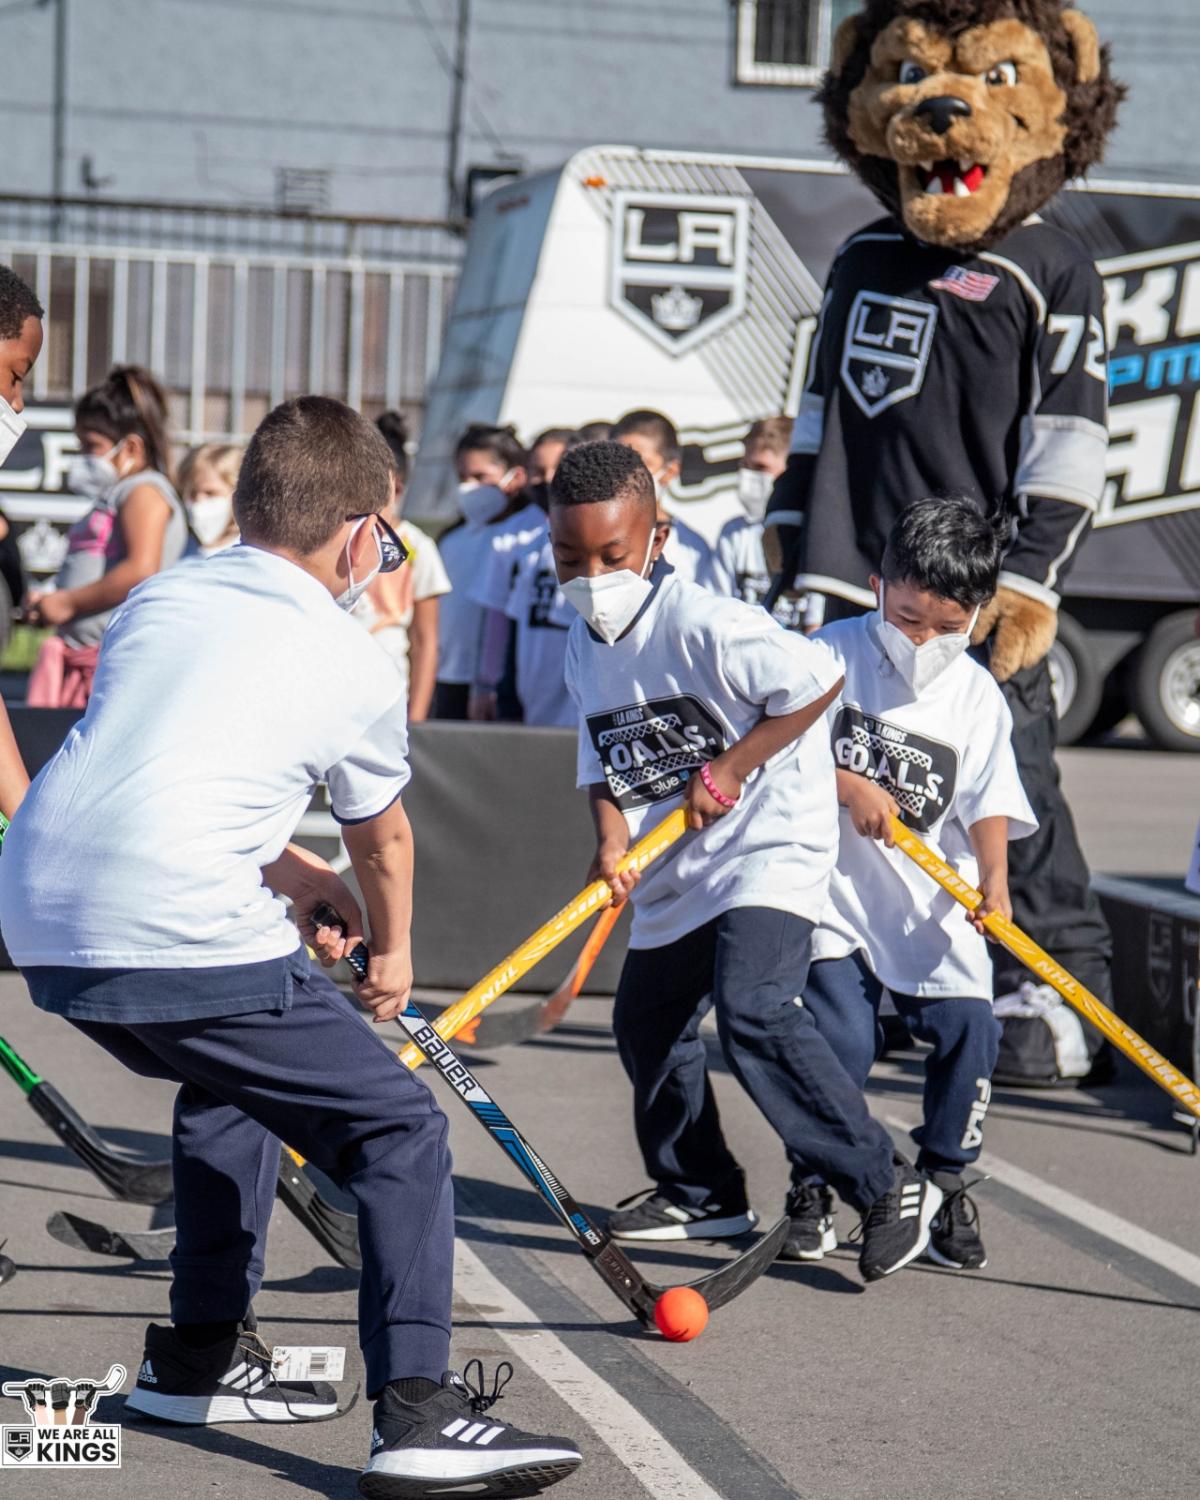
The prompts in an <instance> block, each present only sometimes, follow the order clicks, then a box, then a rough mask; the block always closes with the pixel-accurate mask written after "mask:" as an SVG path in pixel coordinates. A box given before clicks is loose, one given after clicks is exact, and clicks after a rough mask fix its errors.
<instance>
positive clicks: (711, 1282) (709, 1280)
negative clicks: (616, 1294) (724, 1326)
mask: <svg viewBox="0 0 1200 1500" xmlns="http://www.w3.org/2000/svg"><path fill="white" fill-rule="evenodd" d="M791 1223H792V1221H791V1220H790V1219H789V1218H788V1216H787V1215H786V1214H785V1215H784V1216H783V1218H782V1219H780V1221H779V1223H778V1224H776V1225H774V1226H773V1227H772V1228H771V1229H768V1230H767V1232H766V1233H765V1234H763V1235H760V1236H759V1237H758V1239H756V1240H755V1242H754V1243H753V1245H751V1246H750V1248H749V1250H744V1251H743V1252H742V1253H741V1255H739V1256H738V1257H737V1259H736V1260H731V1261H727V1262H726V1263H725V1264H724V1265H723V1266H721V1267H720V1268H719V1269H718V1270H716V1271H712V1272H710V1273H709V1275H707V1276H701V1277H700V1279H699V1280H698V1281H689V1282H687V1283H686V1285H688V1286H690V1287H691V1288H692V1290H693V1291H696V1292H699V1293H700V1295H701V1296H702V1297H703V1298H704V1300H705V1302H706V1303H707V1304H708V1308H709V1311H710V1312H711V1311H712V1310H713V1309H714V1308H717V1307H724V1306H725V1304H726V1303H727V1302H732V1301H733V1299H734V1298H735V1297H736V1296H737V1295H738V1294H739V1293H740V1292H744V1291H745V1290H746V1288H747V1287H748V1286H749V1285H750V1284H751V1282H753V1281H757V1280H758V1278H759V1277H760V1276H761V1275H762V1274H763V1272H764V1271H765V1270H766V1269H767V1267H768V1266H770V1265H772V1264H773V1263H774V1262H775V1261H777V1260H778V1259H779V1252H780V1251H781V1250H782V1249H783V1246H784V1241H785V1240H786V1239H787V1237H788V1231H789V1229H790V1228H791ZM665 1290H666V1288H665V1287H656V1288H655V1291H657V1292H658V1293H659V1295H660V1296H661V1295H662V1293H663V1292H664V1291H665Z"/></svg>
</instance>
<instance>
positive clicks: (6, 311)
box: [0, 266, 46, 343]
mask: <svg viewBox="0 0 1200 1500" xmlns="http://www.w3.org/2000/svg"><path fill="white" fill-rule="evenodd" d="M45 316H46V310H45V308H44V307H43V306H42V304H41V303H40V302H39V301H38V299H37V297H36V296H35V295H34V293H33V290H32V288H30V287H28V286H26V284H25V283H24V282H23V281H22V280H21V278H20V277H19V276H18V275H17V273H16V272H15V271H14V270H13V269H12V268H11V267H10V266H0V341H3V342H4V343H7V342H8V341H9V339H19V338H20V337H21V330H22V328H24V327H25V324H26V322H27V321H28V320H29V319H30V318H44V317H45Z"/></svg>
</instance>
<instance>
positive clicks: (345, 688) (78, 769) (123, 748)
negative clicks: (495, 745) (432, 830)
mask: <svg viewBox="0 0 1200 1500" xmlns="http://www.w3.org/2000/svg"><path fill="white" fill-rule="evenodd" d="M407 750H408V736H407V726H406V722H405V707H404V691H403V687H402V685H401V682H400V677H399V675H398V673H397V672H396V668H395V666H394V665H393V664H392V662H391V661H389V660H388V658H387V656H386V655H385V654H384V652H383V651H381V650H380V648H379V647H378V646H377V645H376V644H375V642H374V641H373V640H372V639H371V637H370V636H369V635H368V634H367V633H366V631H364V630H363V629H362V627H361V626H360V625H358V624H357V623H356V622H355V621H354V620H352V619H351V618H350V616H349V615H348V614H346V612H345V611H344V610H342V609H339V608H338V606H337V605H336V604H335V603H334V600H333V597H332V596H331V594H330V593H329V591H328V590H327V589H325V588H323V587H322V585H321V584H319V583H318V582H317V581H316V579H315V578H312V577H310V575H309V574H307V573H305V572H304V571H303V570H302V569H301V568H298V567H296V566H295V565H294V564H293V563H290V562H287V561H286V560H285V559H284V558H282V557H278V556H276V555H275V554H273V553H270V552H264V551H261V550H260V549H258V548H256V547H249V546H245V545H240V546H236V547H232V548H230V549H229V550H228V551H226V552H220V553H218V554H217V555H216V556H215V557H209V558H205V559H203V560H202V559H199V558H197V559H194V560H192V561H189V562H183V563H180V564H179V565H178V566H177V567H174V568H171V569H170V570H168V571H167V572H165V573H159V574H157V575H156V576H155V577H153V578H150V579H148V580H147V581H146V582H145V583H143V584H141V585H139V586H138V587H137V588H136V589H135V590H134V591H133V593H132V594H131V595H130V596H129V599H128V600H127V602H126V603H125V604H124V605H123V606H122V607H121V608H120V609H119V610H118V611H117V613H116V614H115V615H114V617H113V620H112V622H111V624H110V625H109V628H108V631H107V633H106V635H105V638H104V649H103V651H102V652H101V656H100V665H99V669H98V670H97V673H96V680H95V687H94V689H93V693H92V697H91V701H90V702H89V704H88V708H87V713H86V715H85V716H84V718H83V719H82V720H81V721H80V722H79V723H78V724H77V725H76V726H75V727H74V728H73V729H72V730H71V732H70V734H69V735H68V736H67V739H66V741H65V742H64V744H63V746H62V748H61V749H60V750H59V751H58V753H57V754H56V755H55V757H54V758H53V760H51V761H50V763H49V764H48V765H47V766H46V767H45V768H44V769H43V770H42V771H41V772H40V773H39V775H38V776H37V778H36V779H35V781H34V783H33V786H32V787H31V788H30V790H29V793H28V795H27V796H26V798H25V801H24V802H23V803H22V804H21V807H20V809H19V811H18V813H17V815H16V817H15V818H14V819H13V824H12V828H11V829H10V830H9V832H8V835H7V837H6V838H5V843H4V857H3V859H2V860H0V923H2V924H3V928H4V938H5V941H6V943H7V944H8V948H9V951H10V952H11V953H12V956H13V958H14V959H15V960H16V962H17V963H18V964H19V965H21V966H22V967H27V966H29V965H33V964H61V965H70V966H76V967H82V968H139V969H162V968H197V969H199V968H211V967H214V966H219V965H223V964H247V963H258V962H262V961H265V960H267V959H272V958H281V957H284V956H286V955H287V954H289V953H291V952H293V951H294V950H295V948H296V929H295V927H293V926H292V924H291V923H290V922H289V921H288V919H287V915H286V908H285V904H284V902H283V901H282V900H280V899H279V898H277V897H276V896H274V895H272V893H271V892H270V891H269V890H267V889H266V887H265V886H264V885H263V882H262V873H261V870H262V866H263V865H265V864H269V863H270V862H271V861H272V860H274V859H276V858H278V856H279V855H280V853H281V852H282V851H283V848H284V846H285V845H286V844H287V842H288V840H289V839H290V838H291V836H292V833H293V831H294V830H295V827H296V824H297V823H298V822H299V820H300V816H301V814H302V813H303V812H304V810H305V808H306V807H307V806H308V803H309V799H310V797H311V795H312V791H313V788H314V786H315V785H316V784H317V783H318V782H319V781H326V782H327V783H328V785H329V793H330V800H331V802H332V805H333V810H334V815H335V816H336V817H338V818H339V819H341V820H342V821H343V822H356V821H361V820H363V819H366V818H370V817H374V816H375V815H376V814H378V813H380V812H383V811H384V810H385V809H386V808H387V807H388V806H390V804H391V803H392V802H394V801H395V799H396V798H397V797H398V796H399V795H400V792H401V791H402V789H403V788H404V787H405V786H406V785H407V783H408V779H409V768H408V763H407V759H406V756H407Z"/></svg>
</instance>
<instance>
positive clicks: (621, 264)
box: [611, 192, 750, 355]
mask: <svg viewBox="0 0 1200 1500" xmlns="http://www.w3.org/2000/svg"><path fill="white" fill-rule="evenodd" d="M749 225H750V205H749V202H748V200H747V199H745V198H736V197H733V196H732V195H719V196H718V195H712V196H709V197H700V196H693V195H691V194H688V195H686V196H684V195H683V194H675V193H635V192H620V193H616V194H614V196H613V232H612V245H613V263H612V288H611V300H612V305H613V306H614V307H615V308H616V309H617V311H618V312H619V313H621V314H622V315H623V316H624V317H626V318H628V319H629V321H630V322H631V323H633V324H634V326H635V327H637V328H640V329H641V331H642V332H643V333H646V334H649V336H650V337H651V338H652V339H653V340H654V342H655V343H656V344H658V345H659V346H660V348H663V349H665V350H666V351H667V352H668V354H673V355H680V354H686V353H687V351H688V350H689V349H691V348H693V347H694V346H695V345H696V344H697V343H699V341H700V340H701V339H705V338H708V337H709V336H710V335H711V334H713V333H716V332H717V330H718V329H720V328H724V327H725V326H726V325H727V324H729V323H731V322H733V321H734V319H736V318H738V317H740V316H741V314H742V312H743V311H744V309H745V306H746V265H747V256H748V245H749Z"/></svg>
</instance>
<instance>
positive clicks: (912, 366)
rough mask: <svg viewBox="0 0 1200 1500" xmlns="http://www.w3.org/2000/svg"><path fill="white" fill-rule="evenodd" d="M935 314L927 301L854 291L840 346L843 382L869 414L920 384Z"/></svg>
mask: <svg viewBox="0 0 1200 1500" xmlns="http://www.w3.org/2000/svg"><path fill="white" fill-rule="evenodd" d="M937 317H938V310H937V308H936V307H935V306H934V305H933V304H932V303H931V302H913V301H910V300H909V299H908V298H907V297H885V296H884V295H883V293H882V292H859V293H858V295H857V296H856V297H855V299H854V302H853V304H852V305H851V308H850V316H849V318H848V319H847V321H846V338H845V343H844V345H843V347H842V371H841V374H842V384H843V385H844V386H845V387H846V389H847V390H848V391H849V392H850V395H851V396H852V397H853V398H854V400H855V402H856V403H857V404H858V405H859V406H860V407H861V408H862V410H863V411H864V412H865V413H866V414H867V416H868V417H877V416H878V415H879V413H880V412H881V411H885V410H886V409H887V408H888V407H889V406H895V404H896V402H897V401H906V400H907V399H908V398H909V397H910V396H915V395H916V394H917V392H918V391H919V390H920V389H921V386H922V384H923V382H924V380H925V370H926V367H927V365H928V364H929V351H930V348H931V347H932V345H933V333H934V329H935V328H936V327H937Z"/></svg>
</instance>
